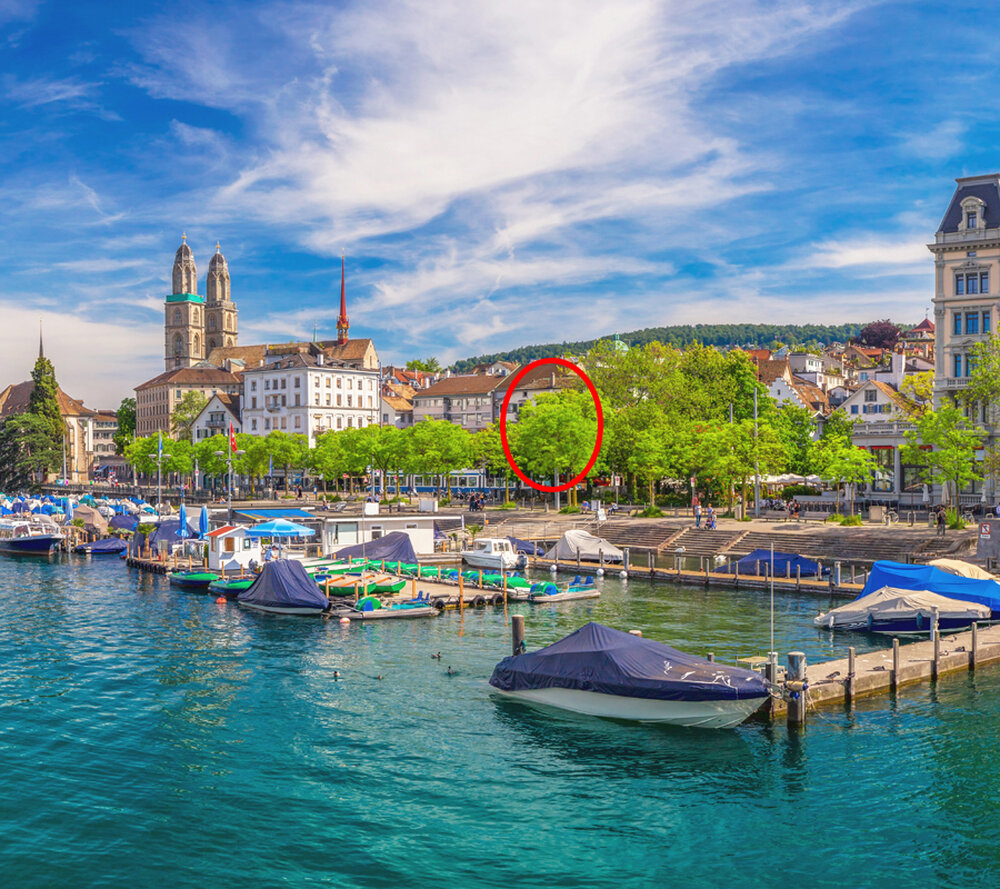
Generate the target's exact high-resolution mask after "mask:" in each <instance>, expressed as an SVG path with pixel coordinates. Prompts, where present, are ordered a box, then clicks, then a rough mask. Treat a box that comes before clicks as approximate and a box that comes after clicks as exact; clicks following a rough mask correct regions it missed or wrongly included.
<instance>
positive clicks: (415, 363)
mask: <svg viewBox="0 0 1000 889" xmlns="http://www.w3.org/2000/svg"><path fill="white" fill-rule="evenodd" d="M406 369H407V370H420V371H423V372H424V373H429V374H436V373H440V372H441V369H442V368H441V364H440V362H438V360H437V358H434V357H431V358H414V359H413V360H412V361H407V362H406Z"/></svg>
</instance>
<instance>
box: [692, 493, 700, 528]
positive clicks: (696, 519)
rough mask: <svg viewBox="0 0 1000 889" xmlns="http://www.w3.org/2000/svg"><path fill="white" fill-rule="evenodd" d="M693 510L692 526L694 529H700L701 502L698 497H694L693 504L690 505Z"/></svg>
mask: <svg viewBox="0 0 1000 889" xmlns="http://www.w3.org/2000/svg"><path fill="white" fill-rule="evenodd" d="M692 507H693V508H694V526H695V527H696V528H700V527H701V501H700V500H699V499H698V495H697V494H695V495H694V503H693V504H692Z"/></svg>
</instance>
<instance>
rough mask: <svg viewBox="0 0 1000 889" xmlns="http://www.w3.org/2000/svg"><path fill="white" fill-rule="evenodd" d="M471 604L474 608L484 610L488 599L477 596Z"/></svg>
mask: <svg viewBox="0 0 1000 889" xmlns="http://www.w3.org/2000/svg"><path fill="white" fill-rule="evenodd" d="M470 604H471V605H472V607H473V608H482V607H483V606H484V605H486V597H485V596H476V597H475V598H473V600H472V602H471V603H470Z"/></svg>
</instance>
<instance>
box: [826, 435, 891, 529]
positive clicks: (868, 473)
mask: <svg viewBox="0 0 1000 889" xmlns="http://www.w3.org/2000/svg"><path fill="white" fill-rule="evenodd" d="M815 458H816V467H817V469H818V470H819V476H820V478H822V479H825V480H826V481H831V482H834V483H835V484H836V485H837V512H840V494H841V486H842V485H850V486H851V514H852V515H853V514H854V492H855V490H856V489H857V487H858V486H859V485H864V484H867V483H868V482H870V481H871V478H872V473H873V472H874V471H875V465H876V464H875V458H874V457H873V456H872V455H871V454H870V453H868V451H864V450H862V449H861V448H859V447H855V446H854V445H853V444H851V442H850V441H845V440H844V439H843V438H842V437H841V436H833V435H831V436H830V437H829V438H826V439H823V440H821V441H820V442H819V444H818V445H817V446H816V452H815Z"/></svg>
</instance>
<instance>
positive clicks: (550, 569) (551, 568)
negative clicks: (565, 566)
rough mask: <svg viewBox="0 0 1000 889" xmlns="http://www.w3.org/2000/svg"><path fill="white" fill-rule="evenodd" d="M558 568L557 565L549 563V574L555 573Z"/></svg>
mask: <svg viewBox="0 0 1000 889" xmlns="http://www.w3.org/2000/svg"><path fill="white" fill-rule="evenodd" d="M558 570H559V569H558V568H556V566H555V565H549V574H555V573H556V571H558Z"/></svg>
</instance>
